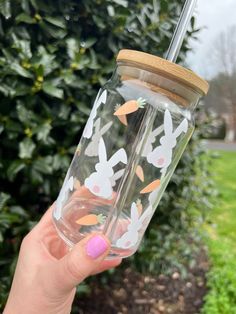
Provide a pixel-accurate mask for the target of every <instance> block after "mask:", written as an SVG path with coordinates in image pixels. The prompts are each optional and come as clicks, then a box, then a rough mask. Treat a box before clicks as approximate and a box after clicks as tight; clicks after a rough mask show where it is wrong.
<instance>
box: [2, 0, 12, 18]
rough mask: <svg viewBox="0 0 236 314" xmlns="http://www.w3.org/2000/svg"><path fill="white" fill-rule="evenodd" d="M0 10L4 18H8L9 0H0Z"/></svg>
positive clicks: (9, 11)
mask: <svg viewBox="0 0 236 314" xmlns="http://www.w3.org/2000/svg"><path fill="white" fill-rule="evenodd" d="M0 12H1V13H2V15H3V16H4V17H5V18H6V19H9V18H10V17H11V3H10V0H0Z"/></svg>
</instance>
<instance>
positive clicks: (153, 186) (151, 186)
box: [140, 179, 161, 194]
mask: <svg viewBox="0 0 236 314" xmlns="http://www.w3.org/2000/svg"><path fill="white" fill-rule="evenodd" d="M160 183H161V181H160V180H159V179H157V180H155V181H153V182H151V183H150V184H148V185H147V186H146V187H145V188H144V189H142V190H141V191H140V193H141V194H145V193H150V192H152V191H154V190H156V188H158V186H159V185H160Z"/></svg>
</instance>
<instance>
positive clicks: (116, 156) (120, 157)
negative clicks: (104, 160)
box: [109, 148, 127, 167]
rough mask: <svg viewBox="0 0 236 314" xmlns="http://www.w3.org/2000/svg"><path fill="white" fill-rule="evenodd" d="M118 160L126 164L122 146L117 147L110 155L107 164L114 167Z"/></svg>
mask: <svg viewBox="0 0 236 314" xmlns="http://www.w3.org/2000/svg"><path fill="white" fill-rule="evenodd" d="M119 162H123V164H127V154H126V152H125V150H124V148H121V149H119V150H118V151H117V152H116V153H115V154H114V155H113V156H111V158H110V160H109V164H110V166H111V167H114V166H115V165H117V164H118V163H119Z"/></svg>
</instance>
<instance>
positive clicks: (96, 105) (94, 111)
mask: <svg viewBox="0 0 236 314" xmlns="http://www.w3.org/2000/svg"><path fill="white" fill-rule="evenodd" d="M99 95H100V93H98V95H97V97H96V99H95V102H94V105H93V108H92V110H91V112H90V116H89V118H88V121H87V123H86V126H85V128H84V132H83V137H85V138H90V137H91V136H92V134H93V121H94V119H95V118H96V115H97V110H98V108H99V107H100V106H101V104H102V103H103V104H105V103H106V100H107V91H106V90H104V91H103V92H102V94H101V96H99Z"/></svg>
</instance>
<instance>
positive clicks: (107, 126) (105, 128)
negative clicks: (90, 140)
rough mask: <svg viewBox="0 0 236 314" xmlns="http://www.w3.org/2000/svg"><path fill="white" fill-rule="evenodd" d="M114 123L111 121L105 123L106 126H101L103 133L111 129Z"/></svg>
mask: <svg viewBox="0 0 236 314" xmlns="http://www.w3.org/2000/svg"><path fill="white" fill-rule="evenodd" d="M112 124H113V122H112V121H110V122H108V123H107V124H106V125H104V127H102V128H101V135H104V134H105V133H106V132H107V131H108V130H109V129H110V127H111V126H112Z"/></svg>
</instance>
